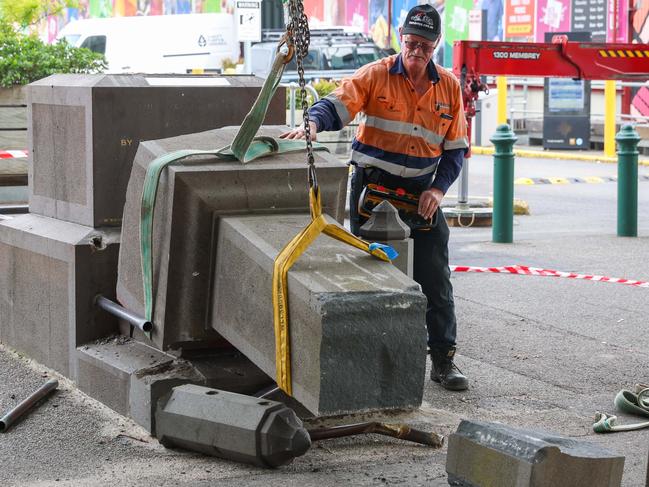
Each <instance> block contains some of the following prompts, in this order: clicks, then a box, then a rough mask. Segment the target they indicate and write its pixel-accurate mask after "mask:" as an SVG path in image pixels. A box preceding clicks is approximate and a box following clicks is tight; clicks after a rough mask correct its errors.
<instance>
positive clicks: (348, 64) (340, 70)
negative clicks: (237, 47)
mask: <svg viewBox="0 0 649 487" xmlns="http://www.w3.org/2000/svg"><path fill="white" fill-rule="evenodd" d="M283 33H284V31H276V30H271V31H264V32H263V35H262V42H259V43H256V44H253V45H252V47H251V56H252V61H251V69H252V73H253V74H255V75H257V76H259V77H261V78H265V77H267V76H268V74H269V72H270V69H271V67H272V64H273V59H274V58H275V52H276V50H277V44H278V42H279V40H280V38H281V36H282V34H283ZM310 34H311V36H310V45H309V53H308V54H307V56H306V57H305V58H304V61H303V63H304V75H305V79H306V81H307V82H308V81H312V80H317V79H341V78H344V77H345V76H349V75H351V74H353V73H354V72H355V71H356V70H357V69H358V68H360V67H361V66H363V65H365V64H368V63H371V62H373V61H376V60H378V59H381V58H383V57H385V56H388V55H390V54H392V52H391V51H389V50H386V49H381V48H380V47H379V46H377V45H376V44H374V42H372V40H371V38H369V37H368V36H366V35H365V34H362V33H360V32H354V31H349V30H346V29H344V28H336V29H312V30H311V32H310ZM297 80H298V74H297V65H296V62H295V57H294V58H293V59H292V60H291V61H290V62H289V63H288V64H287V65H286V68H285V69H284V75H283V76H282V82H283V83H288V82H291V81H297Z"/></svg>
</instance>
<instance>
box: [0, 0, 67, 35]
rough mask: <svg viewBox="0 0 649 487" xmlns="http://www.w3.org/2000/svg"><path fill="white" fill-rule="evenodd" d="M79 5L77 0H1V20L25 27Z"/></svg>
mask: <svg viewBox="0 0 649 487" xmlns="http://www.w3.org/2000/svg"><path fill="white" fill-rule="evenodd" d="M77 6H78V2H77V0H0V21H4V22H6V23H9V24H14V25H18V26H20V27H21V28H25V27H28V26H30V25H34V24H36V23H37V22H39V21H41V20H43V19H45V18H47V17H48V16H50V15H58V14H60V13H61V12H62V11H63V9H64V8H68V7H77Z"/></svg>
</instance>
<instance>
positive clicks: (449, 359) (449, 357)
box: [430, 347, 469, 391]
mask: <svg viewBox="0 0 649 487" xmlns="http://www.w3.org/2000/svg"><path fill="white" fill-rule="evenodd" d="M430 357H431V361H432V362H433V366H432V368H431V370H430V380H432V381H433V382H439V383H440V385H441V386H442V387H443V388H444V389H448V390H449V391H464V390H466V389H468V388H469V381H468V379H467V378H466V377H465V376H464V374H462V371H460V369H458V367H457V365H455V363H454V362H453V357H455V347H450V348H441V349H431V350H430Z"/></svg>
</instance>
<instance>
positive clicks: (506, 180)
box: [489, 124, 518, 243]
mask: <svg viewBox="0 0 649 487" xmlns="http://www.w3.org/2000/svg"><path fill="white" fill-rule="evenodd" d="M489 140H491V142H493V144H494V146H495V151H494V207H493V227H492V241H493V242H498V243H512V242H513V241H514V238H513V228H514V150H513V149H514V142H516V141H517V140H518V138H517V137H516V135H515V134H514V132H513V131H512V129H510V128H509V125H507V124H504V125H499V126H498V128H497V129H496V133H495V134H494V135H493V136H492V137H491V139H489Z"/></svg>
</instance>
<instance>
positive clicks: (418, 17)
mask: <svg viewBox="0 0 649 487" xmlns="http://www.w3.org/2000/svg"><path fill="white" fill-rule="evenodd" d="M410 23H411V24H426V26H429V27H431V28H433V26H434V21H433V19H432V18H430V17H429V16H428V15H426V12H421V11H420V12H416V13H415V14H413V16H412V17H410Z"/></svg>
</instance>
